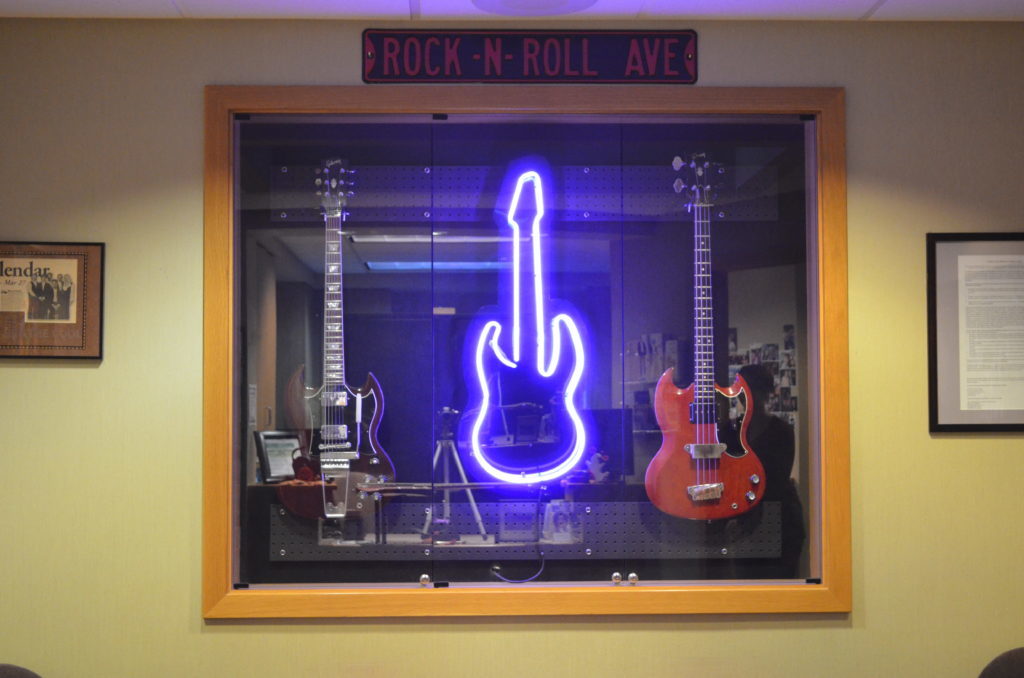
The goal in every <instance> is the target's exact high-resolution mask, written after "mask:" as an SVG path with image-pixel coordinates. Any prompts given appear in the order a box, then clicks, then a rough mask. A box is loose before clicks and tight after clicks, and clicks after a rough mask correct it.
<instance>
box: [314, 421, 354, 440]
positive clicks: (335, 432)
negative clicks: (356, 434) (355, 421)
mask: <svg viewBox="0 0 1024 678" xmlns="http://www.w3.org/2000/svg"><path fill="white" fill-rule="evenodd" d="M320 437H321V438H323V439H324V440H331V441H334V440H348V426H346V425H345V424H328V425H324V426H321V427H320Z"/></svg>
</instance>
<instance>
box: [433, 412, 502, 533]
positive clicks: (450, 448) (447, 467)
mask: <svg viewBox="0 0 1024 678" xmlns="http://www.w3.org/2000/svg"><path fill="white" fill-rule="evenodd" d="M458 414H459V413H458V412H457V411H455V410H453V409H451V408H449V407H445V408H442V409H441V411H440V412H439V416H440V428H441V432H440V435H439V436H438V439H437V445H435V446H434V462H433V464H432V466H431V468H432V469H433V470H434V472H436V471H437V463H438V461H441V462H442V464H443V467H442V472H441V473H442V475H441V483H442V484H443V485H445V489H444V490H443V492H444V498H443V499H442V501H441V506H442V509H441V518H440V520H441V521H444V523H443V524H445V525H448V526H450V525H451V520H452V492H459V491H460V490H453V489H451V488H450V487H447V486H448V485H449V484H450V483H451V464H453V463H454V464H455V469H456V470H457V471H458V472H459V478H461V479H462V482H463V484H464V485H466V487H464V488H462V489H463V490H465V492H466V498H467V499H468V500H469V508H470V510H471V511H472V512H473V518H474V520H476V526H477V529H478V530H479V531H480V536H481V537H483V539H484V541H487V528H485V527H484V519H483V517H481V515H480V509H479V508H478V507H477V505H476V499H475V498H474V497H473V490H472V489H471V488H470V487H468V485H469V479H468V478H467V477H466V470H465V469H464V468H463V467H462V461H461V460H460V459H459V451H458V449H457V448H456V447H455V434H454V425H453V424H454V421H455V418H456V417H457V416H458ZM437 522H440V521H439V520H436V519H435V517H434V511H433V509H432V508H428V509H427V517H426V520H425V521H424V523H423V534H424V536H427V535H430V534H431V531H430V528H431V525H433V524H435V523H437Z"/></svg>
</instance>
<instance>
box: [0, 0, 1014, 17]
mask: <svg viewBox="0 0 1024 678" xmlns="http://www.w3.org/2000/svg"><path fill="white" fill-rule="evenodd" d="M0 17H53V18H59V17H62V18H83V19H84V18H108V19H115V18H136V19H324V18H327V19H353V20H373V21H384V20H391V21H406V20H413V21H417V20H419V21H433V20H454V19H472V20H474V21H486V20H501V19H507V18H509V17H515V18H517V19H523V18H525V17H530V18H545V19H551V18H556V19H557V18H562V19H566V18H572V19H590V20H594V19H597V20H600V19H637V20H644V19H650V20H664V19H679V20H698V19H751V20H759V19H789V20H837V21H857V20H859V21H1024V0H710V1H708V0H705V1H703V2H692V3H691V2H687V1H686V0H374V1H373V2H368V1H367V0H301V1H299V0H0Z"/></svg>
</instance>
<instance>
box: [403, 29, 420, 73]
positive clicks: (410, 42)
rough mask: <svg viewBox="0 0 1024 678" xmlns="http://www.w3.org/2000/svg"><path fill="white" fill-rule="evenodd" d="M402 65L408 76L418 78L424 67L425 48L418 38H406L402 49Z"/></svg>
mask: <svg viewBox="0 0 1024 678" xmlns="http://www.w3.org/2000/svg"><path fill="white" fill-rule="evenodd" d="M402 65H403V66H405V74H406V75H407V76H417V75H419V74H420V68H421V67H422V66H423V47H421V46H420V41H419V40H417V39H416V38H406V39H405V45H403V49H402Z"/></svg>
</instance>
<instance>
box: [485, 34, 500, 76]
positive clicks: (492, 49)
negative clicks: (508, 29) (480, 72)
mask: <svg viewBox="0 0 1024 678" xmlns="http://www.w3.org/2000/svg"><path fill="white" fill-rule="evenodd" d="M501 57H502V54H501V38H484V75H499V76H500V75H501V63H502V62H501Z"/></svg>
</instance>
